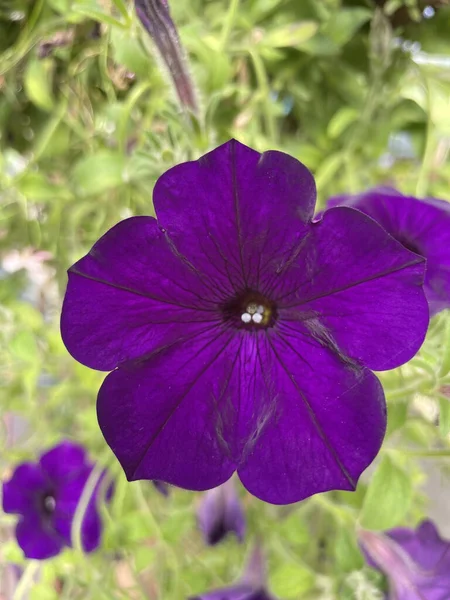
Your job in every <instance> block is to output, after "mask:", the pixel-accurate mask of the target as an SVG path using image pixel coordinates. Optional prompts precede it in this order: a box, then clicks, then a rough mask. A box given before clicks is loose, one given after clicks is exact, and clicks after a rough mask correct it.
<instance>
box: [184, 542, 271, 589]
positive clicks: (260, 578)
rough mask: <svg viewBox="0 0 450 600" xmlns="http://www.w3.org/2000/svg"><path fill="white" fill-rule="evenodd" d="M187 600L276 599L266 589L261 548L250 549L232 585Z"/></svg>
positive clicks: (264, 567)
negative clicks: (240, 573)
mask: <svg viewBox="0 0 450 600" xmlns="http://www.w3.org/2000/svg"><path fill="white" fill-rule="evenodd" d="M189 600H276V598H274V597H273V596H272V595H271V594H270V593H269V592H268V590H267V583H266V565H265V558H264V555H263V553H262V551H261V549H260V548H259V547H255V548H254V549H253V550H252V553H251V555H250V558H249V560H248V563H247V565H246V567H245V569H244V572H243V574H242V576H241V577H240V579H239V581H237V582H236V583H235V584H234V585H230V586H228V587H225V588H220V589H217V590H211V591H210V592H205V593H203V594H201V595H199V596H193V597H191V598H189Z"/></svg>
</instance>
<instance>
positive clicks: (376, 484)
mask: <svg viewBox="0 0 450 600" xmlns="http://www.w3.org/2000/svg"><path fill="white" fill-rule="evenodd" d="M412 495H413V488H412V482H411V479H410V477H409V476H408V475H407V474H406V473H405V471H404V470H403V469H401V468H400V467H398V466H397V465H396V464H394V462H393V461H392V460H391V458H390V457H389V456H384V457H383V458H382V459H381V462H380V463H379V465H378V467H377V468H376V470H375V473H374V474H373V475H372V479H371V481H370V483H369V487H368V489H367V493H366V497H365V498H364V503H363V507H362V510H361V514H360V522H361V525H362V527H365V528H366V529H390V528H391V527H395V526H396V525H399V524H400V523H401V521H402V520H403V519H404V517H405V515H406V513H407V512H408V510H409V508H410V506H411V501H412Z"/></svg>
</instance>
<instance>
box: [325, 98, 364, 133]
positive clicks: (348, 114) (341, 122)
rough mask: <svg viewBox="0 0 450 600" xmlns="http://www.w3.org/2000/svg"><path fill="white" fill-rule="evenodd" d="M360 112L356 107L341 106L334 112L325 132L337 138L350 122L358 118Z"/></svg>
mask: <svg viewBox="0 0 450 600" xmlns="http://www.w3.org/2000/svg"><path fill="white" fill-rule="evenodd" d="M359 115H360V113H359V112H358V111H357V110H356V108H352V107H350V106H343V107H342V108H340V109H339V110H338V111H337V112H336V113H334V115H333V117H332V118H331V120H330V122H329V123H328V129H327V133H328V135H329V136H330V138H331V139H336V138H338V137H339V136H340V135H341V134H342V133H343V132H344V131H345V130H346V129H347V128H348V127H349V125H351V124H352V123H354V122H355V121H357V120H358V118H359Z"/></svg>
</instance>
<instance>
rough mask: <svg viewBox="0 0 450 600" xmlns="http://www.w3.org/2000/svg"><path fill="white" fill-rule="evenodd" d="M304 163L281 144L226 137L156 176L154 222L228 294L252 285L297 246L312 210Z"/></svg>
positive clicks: (310, 182)
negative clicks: (261, 145)
mask: <svg viewBox="0 0 450 600" xmlns="http://www.w3.org/2000/svg"><path fill="white" fill-rule="evenodd" d="M315 199H316V190H315V184H314V179H313V177H312V175H311V173H310V172H309V171H308V169H307V168H306V167H305V166H304V165H302V164H301V163H300V162H298V161H297V160H296V159H294V158H293V157H291V156H289V155H287V154H283V153H282V152H276V151H270V152H265V153H264V154H259V153H258V152H256V151H255V150H252V149H251V148H248V147H247V146H244V145H243V144H240V143H239V142H237V141H236V140H231V141H229V142H227V143H226V144H223V145H222V146H219V147H218V148H216V149H215V150H213V151H212V152H210V153H209V154H206V155H205V156H203V157H202V158H200V159H199V160H198V161H195V162H188V163H184V164H181V165H178V166H176V167H173V168H172V169H170V170H169V171H167V172H166V173H164V174H163V175H162V176H161V177H160V178H159V179H158V181H157V182H156V186H155V189H154V205H155V210H156V214H157V217H158V223H159V224H160V225H161V226H162V227H164V228H165V229H166V230H167V233H168V235H169V237H170V239H171V240H172V242H173V244H174V246H175V247H176V248H177V250H178V251H179V252H180V253H181V254H182V255H184V256H186V257H187V259H188V260H189V261H190V262H191V263H192V264H194V265H195V267H196V268H198V269H199V270H201V271H203V272H204V273H205V274H207V275H208V276H209V277H210V279H211V281H214V282H216V285H217V286H219V287H220V288H221V289H222V290H225V291H226V292H227V294H228V295H229V296H231V295H233V293H235V292H236V291H239V290H242V289H243V288H245V287H247V288H251V289H257V288H258V287H259V286H258V284H259V283H260V282H261V281H262V280H264V278H265V277H267V276H268V275H267V274H270V275H272V274H273V273H274V272H275V271H276V270H277V269H279V268H280V265H281V264H283V263H285V262H287V261H288V260H289V259H290V257H291V256H292V255H293V254H294V253H295V252H296V248H297V247H298V244H299V242H300V241H301V239H302V238H303V236H304V235H305V228H306V225H305V224H306V223H307V222H309V221H310V219H311V218H312V215H313V211H314V205H315Z"/></svg>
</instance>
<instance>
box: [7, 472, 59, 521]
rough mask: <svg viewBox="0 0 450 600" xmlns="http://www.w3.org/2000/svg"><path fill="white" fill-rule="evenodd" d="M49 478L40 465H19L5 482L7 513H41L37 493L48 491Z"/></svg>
mask: <svg viewBox="0 0 450 600" xmlns="http://www.w3.org/2000/svg"><path fill="white" fill-rule="evenodd" d="M48 484H49V482H48V479H47V477H46V476H45V474H44V473H43V472H42V469H41V468H40V467H39V465H35V464H32V463H24V464H22V465H20V466H19V467H17V469H16V470H15V471H14V473H13V475H12V477H11V479H10V480H9V481H5V482H4V483H3V510H4V511H5V513H12V514H20V515H28V514H30V513H33V514H35V515H36V516H38V515H39V510H38V502H37V499H36V497H37V495H39V494H41V493H43V492H45V491H46V489H47V487H48Z"/></svg>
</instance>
